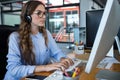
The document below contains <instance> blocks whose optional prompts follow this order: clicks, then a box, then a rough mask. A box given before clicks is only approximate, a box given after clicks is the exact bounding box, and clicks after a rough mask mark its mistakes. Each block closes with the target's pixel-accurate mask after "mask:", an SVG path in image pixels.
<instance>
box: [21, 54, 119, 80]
mask: <svg viewBox="0 0 120 80" xmlns="http://www.w3.org/2000/svg"><path fill="white" fill-rule="evenodd" d="M76 57H77V58H79V59H85V60H87V59H88V57H89V54H80V55H79V56H78V55H77V56H76ZM83 68H85V67H83ZM99 70H101V69H98V68H95V69H93V70H92V71H91V73H90V74H87V73H85V72H84V70H83V72H82V73H81V75H80V79H79V80H96V78H95V76H96V74H97V72H98V71H99ZM110 70H112V71H118V72H120V64H118V63H114V64H113V65H112V66H111V68H110ZM51 73H52V72H40V73H35V74H36V75H45V76H48V75H50V74H51ZM22 80H25V79H24V78H23V79H22Z"/></svg>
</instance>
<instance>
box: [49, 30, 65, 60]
mask: <svg viewBox="0 0 120 80" xmlns="http://www.w3.org/2000/svg"><path fill="white" fill-rule="evenodd" d="M47 35H48V47H49V49H50V51H51V56H52V57H53V58H54V59H56V60H57V61H60V59H61V58H62V57H67V56H66V55H65V53H63V51H62V50H61V49H60V48H59V47H58V46H57V44H56V42H55V40H54V39H53V37H52V35H51V33H50V32H49V31H48V30H47Z"/></svg>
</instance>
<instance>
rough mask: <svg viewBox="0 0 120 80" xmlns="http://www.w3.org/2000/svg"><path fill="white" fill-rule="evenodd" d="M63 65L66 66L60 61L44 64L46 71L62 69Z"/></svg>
mask: <svg viewBox="0 0 120 80" xmlns="http://www.w3.org/2000/svg"><path fill="white" fill-rule="evenodd" d="M65 67H66V65H65V64H64V63H61V62H56V63H52V64H48V65H45V68H46V71H53V70H62V69H64V68H65Z"/></svg>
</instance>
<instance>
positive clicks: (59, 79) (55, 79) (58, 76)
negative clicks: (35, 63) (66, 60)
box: [44, 59, 87, 80]
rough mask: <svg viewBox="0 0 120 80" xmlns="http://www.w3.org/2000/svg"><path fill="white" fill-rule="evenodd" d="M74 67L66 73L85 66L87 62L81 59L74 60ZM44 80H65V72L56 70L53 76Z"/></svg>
mask: <svg viewBox="0 0 120 80" xmlns="http://www.w3.org/2000/svg"><path fill="white" fill-rule="evenodd" d="M73 62H74V65H72V66H70V67H69V68H68V69H66V71H72V70H74V68H75V67H77V66H84V63H87V61H83V60H80V59H73ZM44 80H63V72H62V71H60V70H56V71H55V72H53V73H52V74H51V75H49V76H48V77H46V78H45V79H44Z"/></svg>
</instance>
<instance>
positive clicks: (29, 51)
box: [18, 1, 48, 65]
mask: <svg viewBox="0 0 120 80" xmlns="http://www.w3.org/2000/svg"><path fill="white" fill-rule="evenodd" d="M38 5H43V6H44V7H45V5H44V4H43V3H42V2H40V1H28V2H27V3H26V4H25V5H24V6H23V8H22V12H21V24H20V27H19V30H18V33H19V36H20V37H19V38H20V49H21V56H22V59H23V60H24V62H25V64H30V65H34V64H35V54H34V52H33V44H32V40H31V37H30V34H31V23H30V22H28V21H26V18H25V17H26V14H27V15H29V17H30V18H31V16H30V15H31V14H32V13H33V12H34V10H35V9H36V8H37V6H38ZM39 31H40V32H42V34H43V37H44V39H45V44H46V46H47V42H48V38H47V32H46V29H45V27H42V28H39Z"/></svg>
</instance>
